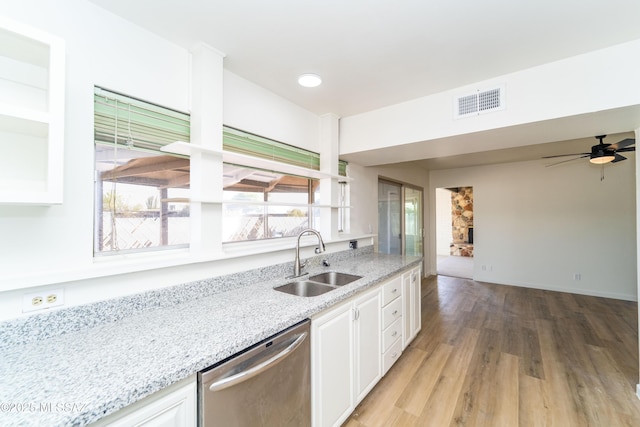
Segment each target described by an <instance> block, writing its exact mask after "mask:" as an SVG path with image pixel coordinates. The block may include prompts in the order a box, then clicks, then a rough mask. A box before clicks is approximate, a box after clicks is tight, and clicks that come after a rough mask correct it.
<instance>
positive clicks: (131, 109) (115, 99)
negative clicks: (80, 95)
mask: <svg viewBox="0 0 640 427" xmlns="http://www.w3.org/2000/svg"><path fill="white" fill-rule="evenodd" d="M93 100H94V129H95V131H94V138H95V142H97V143H102V144H116V143H117V144H118V145H120V144H122V145H126V146H129V147H131V146H133V147H136V148H140V149H144V150H148V151H154V152H156V151H159V150H160V147H163V146H165V145H167V144H170V143H172V142H175V141H189V139H190V117H189V115H188V114H185V113H181V112H179V111H175V110H171V109H169V108H165V107H160V106H158V105H154V104H151V103H148V102H145V101H141V100H139V99H135V98H131V97H128V96H125V95H121V94H118V93H116V92H111V91H108V90H105V89H102V88H99V87H96V88H95V91H94V97H93Z"/></svg>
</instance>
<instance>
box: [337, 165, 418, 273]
mask: <svg viewBox="0 0 640 427" xmlns="http://www.w3.org/2000/svg"><path fill="white" fill-rule="evenodd" d="M349 176H350V177H352V178H353V182H352V183H351V184H350V186H351V209H350V210H351V221H352V222H351V227H352V230H351V232H352V233H353V234H356V235H358V234H367V233H373V234H375V235H377V234H378V177H385V178H390V179H392V180H396V181H400V182H404V183H407V184H413V185H415V186H418V187H422V188H423V194H424V204H425V206H424V209H423V212H424V218H423V224H424V227H425V231H426V230H427V227H428V224H429V222H428V216H429V203H430V202H429V197H428V188H429V173H428V172H427V171H426V170H425V169H422V168H418V167H415V166H407V165H395V166H394V165H390V166H379V167H363V166H360V165H357V164H353V163H350V164H349ZM426 236H427V233H426V232H425V242H424V250H425V254H427V255H425V261H424V265H423V272H428V271H429V268H428V266H429V257H428V254H429V250H430V248H429V245H428V238H427V237H426ZM377 244H378V241H377V238H376V239H375V247H376V250H377Z"/></svg>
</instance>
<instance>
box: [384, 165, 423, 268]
mask: <svg viewBox="0 0 640 427" xmlns="http://www.w3.org/2000/svg"><path fill="white" fill-rule="evenodd" d="M423 206H424V202H423V189H422V188H421V187H417V186H414V185H410V184H406V183H402V182H397V181H391V180H387V179H384V178H380V179H378V252H381V253H386V254H398V255H415V256H422V255H423V254H424V248H423V246H424V225H423V219H424V215H423Z"/></svg>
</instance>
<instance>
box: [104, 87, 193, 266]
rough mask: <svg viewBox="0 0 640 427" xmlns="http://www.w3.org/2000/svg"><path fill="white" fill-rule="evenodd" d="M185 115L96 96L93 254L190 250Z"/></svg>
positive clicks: (131, 100) (122, 98) (110, 94)
mask: <svg viewBox="0 0 640 427" xmlns="http://www.w3.org/2000/svg"><path fill="white" fill-rule="evenodd" d="M189 127H190V118H189V115H187V114H184V113H180V112H177V111H173V110H170V109H167V108H164V107H160V106H157V105H153V104H150V103H147V102H144V101H140V100H138V99H135V98H130V97H127V96H124V95H121V94H118V93H115V92H110V91H107V90H104V89H102V88H98V87H96V88H95V93H94V144H95V219H94V254H96V255H98V254H109V253H123V252H138V251H145V250H153V249H159V248H168V247H186V246H188V244H189V203H188V199H187V197H188V189H189V159H188V158H184V157H180V156H175V155H167V154H165V153H163V152H161V151H160V148H161V147H163V146H164V145H167V144H169V143H171V142H174V141H189V133H190V130H189Z"/></svg>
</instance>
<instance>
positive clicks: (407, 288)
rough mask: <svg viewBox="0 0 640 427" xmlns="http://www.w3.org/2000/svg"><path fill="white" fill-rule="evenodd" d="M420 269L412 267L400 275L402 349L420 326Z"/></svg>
mask: <svg viewBox="0 0 640 427" xmlns="http://www.w3.org/2000/svg"><path fill="white" fill-rule="evenodd" d="M420 286H421V270H420V267H417V268H414V269H412V270H410V271H408V272H406V273H404V274H403V275H402V287H403V289H402V297H403V300H404V304H403V305H404V331H403V334H402V337H403V339H402V349H403V350H404V349H405V348H407V346H408V345H409V343H410V342H411V341H413V339H414V338H415V337H416V335H418V332H420V329H421V328H422V317H421V312H420V310H421V300H422V295H421V290H420Z"/></svg>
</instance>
